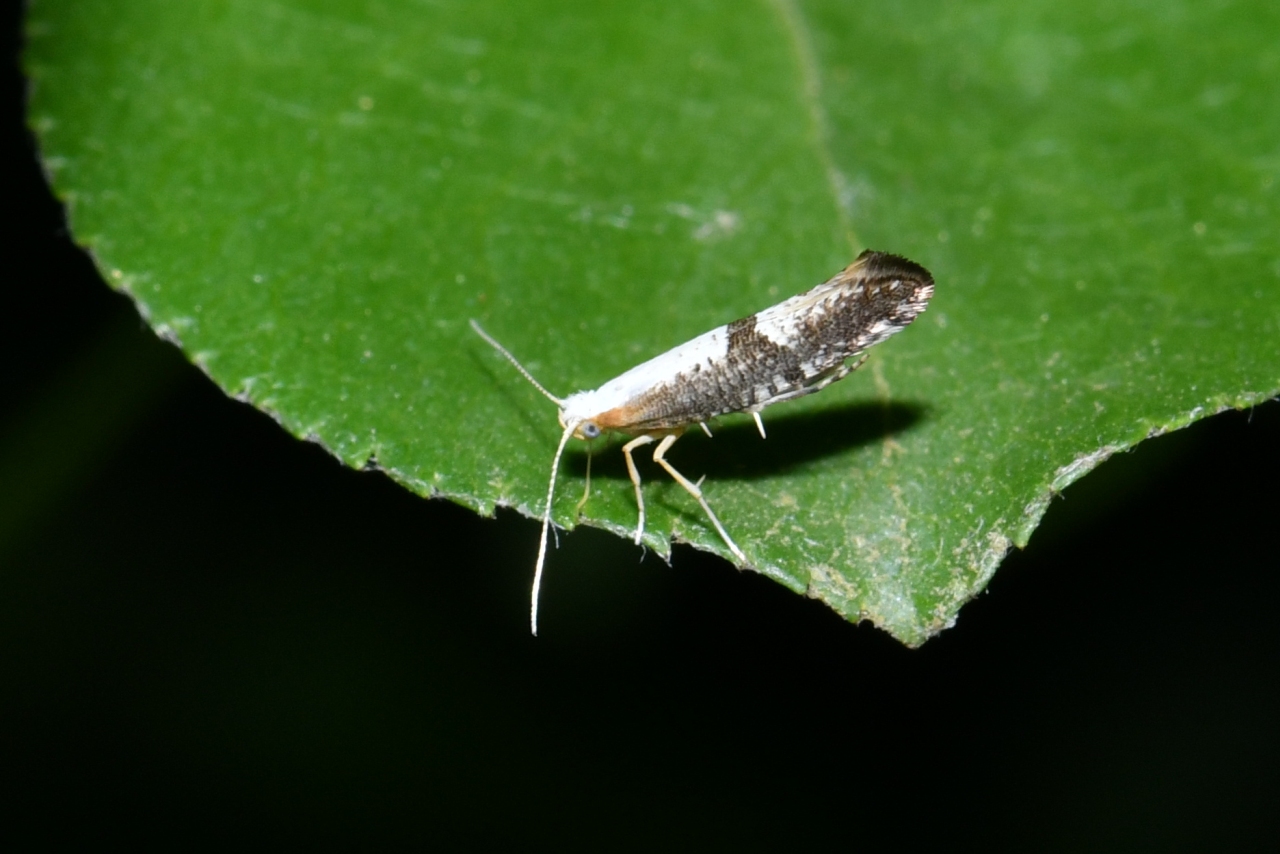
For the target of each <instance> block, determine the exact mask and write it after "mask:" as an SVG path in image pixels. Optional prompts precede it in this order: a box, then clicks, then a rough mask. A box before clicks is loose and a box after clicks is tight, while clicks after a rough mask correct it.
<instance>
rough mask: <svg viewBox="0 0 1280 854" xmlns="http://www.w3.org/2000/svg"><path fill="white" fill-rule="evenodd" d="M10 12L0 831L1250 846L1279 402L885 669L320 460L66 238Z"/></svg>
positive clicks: (708, 567)
mask: <svg viewBox="0 0 1280 854" xmlns="http://www.w3.org/2000/svg"><path fill="white" fill-rule="evenodd" d="M15 6H16V4H10V6H7V7H6V8H10V11H9V14H8V17H7V19H6V21H5V30H4V32H5V36H6V42H5V54H6V56H7V57H8V58H9V63H8V64H7V65H6V68H5V77H4V100H3V123H4V125H3V130H2V139H3V145H4V150H3V158H4V164H5V174H6V178H5V182H4V186H5V190H4V196H3V197H4V203H5V205H6V207H8V208H9V210H10V213H9V216H8V217H6V221H8V222H9V225H8V226H4V230H5V235H6V244H7V248H6V251H5V253H4V258H5V264H4V268H3V281H4V302H3V308H2V309H0V366H2V367H0V384H2V385H0V394H2V396H0V400H3V404H2V405H0V773H2V774H3V779H4V781H5V789H6V791H5V793H4V797H3V801H2V803H0V814H2V815H0V818H2V819H3V820H2V821H0V841H3V840H4V839H11V840H19V841H23V842H26V843H28V844H30V843H34V842H53V841H57V840H76V841H80V842H110V841H126V840H136V839H157V840H158V839H163V840H166V841H169V842H172V843H179V844H189V843H191V842H196V841H214V842H223V843H241V842H256V841H259V840H262V841H270V842H287V843H295V844H298V843H301V844H312V843H330V844H333V843H346V842H353V843H366V844H376V845H381V844H390V843H402V844H422V845H428V844H446V845H449V846H451V847H453V846H462V845H470V844H476V843H483V842H495V843H499V844H506V845H520V846H522V847H542V846H547V847H550V846H551V845H557V846H567V847H586V846H588V845H589V846H591V847H593V848H607V849H615V848H636V849H639V848H653V847H657V846H662V847H665V848H672V847H677V848H693V847H697V848H708V847H714V848H717V849H719V848H728V847H733V848H737V849H752V848H779V847H783V846H791V847H794V846H807V845H810V844H814V843H819V842H821V843H826V844H836V845H842V846H848V847H853V846H865V845H870V844H886V843H887V844H890V845H893V844H896V845H901V846H905V847H909V848H917V847H922V846H924V845H937V844H946V843H948V842H953V841H955V842H970V843H982V844H984V845H986V846H987V847H991V848H1006V849H1011V850H1081V849H1089V850H1096V849H1099V848H1103V849H1116V848H1119V849H1122V850H1124V849H1131V848H1136V847H1143V848H1151V849H1158V850H1188V851H1191V850H1195V851H1201V850H1226V849H1251V848H1263V847H1270V846H1272V845H1275V844H1276V841H1277V829H1278V825H1280V821H1278V820H1277V812H1280V797H1278V796H1280V786H1278V785H1277V783H1278V782H1280V735H1278V732H1280V727H1278V724H1280V687H1278V685H1277V676H1278V673H1277V665H1278V664H1280V619H1277V616H1276V607H1277V603H1280V573H1278V572H1277V570H1278V569H1280V559H1278V558H1277V548H1276V537H1275V530H1276V527H1277V518H1278V517H1280V498H1278V497H1277V495H1278V491H1280V404H1277V403H1275V402H1272V403H1269V404H1267V405H1265V406H1260V407H1257V408H1255V409H1254V410H1252V411H1251V412H1243V413H1226V414H1223V415H1219V416H1216V417H1213V418H1211V419H1208V420H1206V421H1204V422H1201V423H1199V424H1197V425H1195V426H1193V427H1191V428H1189V429H1187V430H1184V431H1180V432H1178V433H1176V434H1172V435H1170V436H1165V437H1161V438H1159V439H1155V440H1152V441H1149V442H1146V443H1143V445H1142V446H1140V448H1139V449H1138V450H1136V451H1135V452H1132V453H1130V454H1125V455H1121V456H1120V457H1117V458H1114V459H1112V460H1111V461H1109V462H1107V463H1105V464H1104V465H1103V466H1102V467H1101V468H1100V469H1099V470H1098V471H1096V472H1095V473H1093V474H1091V475H1090V476H1089V477H1087V478H1086V479H1085V480H1084V481H1082V482H1080V483H1078V484H1077V485H1075V486H1073V487H1071V488H1070V489H1068V490H1067V491H1066V493H1065V496H1064V497H1063V498H1062V499H1059V500H1058V501H1056V502H1055V503H1054V504H1053V505H1052V507H1051V508H1050V511H1049V513H1048V515H1047V517H1046V519H1045V521H1044V524H1043V526H1042V528H1041V529H1040V530H1039V531H1038V532H1037V533H1036V534H1035V536H1034V538H1033V540H1032V542H1031V544H1030V546H1029V548H1028V549H1027V550H1026V551H1024V552H1018V553H1014V554H1012V555H1010V557H1009V558H1008V559H1007V560H1006V561H1005V564H1004V565H1003V567H1002V568H1001V570H1000V572H999V573H998V574H997V576H996V578H995V581H994V582H993V583H992V585H991V587H990V589H989V590H988V591H987V592H986V593H985V594H984V595H983V596H981V597H980V598H979V599H978V600H977V601H975V602H973V603H971V604H969V605H968V606H966V608H965V609H964V610H963V612H962V613H961V616H960V620H959V623H958V625H957V626H956V628H954V629H953V630H951V631H949V632H947V633H945V634H944V635H943V636H941V637H940V638H938V639H937V640H934V641H932V642H930V643H929V644H927V645H926V646H925V647H924V648H922V649H920V650H915V651H912V650H907V649H904V648H902V647H901V646H899V645H898V644H897V643H896V642H894V641H893V640H891V639H890V638H888V637H887V636H885V635H884V634H882V633H880V632H878V631H876V630H875V629H872V628H870V627H868V626H852V625H848V624H846V623H844V622H842V621H841V620H840V619H838V618H837V617H836V616H835V615H834V614H833V613H831V612H829V611H828V610H827V609H826V608H825V607H824V606H822V605H820V604H817V603H815V602H812V601H808V600H805V599H803V598H801V597H798V596H795V595H793V594H791V593H789V592H787V591H785V590H783V589H782V588H781V587H779V586H777V585H775V584H773V583H772V582H769V581H766V580H764V579H762V578H760V577H757V576H754V575H752V574H739V573H738V572H736V571H735V570H733V569H732V568H731V567H730V566H729V565H728V564H726V563H724V562H722V561H719V560H716V559H712V558H709V557H707V556H705V555H702V554H699V553H695V552H694V551H692V550H690V549H687V548H679V549H677V551H676V554H675V559H674V565H673V566H672V567H667V566H666V565H664V564H663V563H662V562H661V561H658V560H656V559H654V558H652V557H650V558H648V559H646V560H644V561H643V562H641V561H640V560H639V554H638V552H637V550H636V549H635V548H633V547H632V546H631V545H630V544H628V543H626V542H623V541H621V540H619V539H617V538H614V537H611V536H608V535H604V534H601V533H599V532H592V531H587V530H583V531H580V532H577V533H575V534H573V535H572V536H569V537H567V538H564V541H563V548H561V549H560V550H559V551H558V552H555V553H554V555H553V567H554V571H553V572H551V573H550V575H549V576H548V580H547V586H546V588H545V589H544V592H543V606H544V610H543V617H542V620H543V637H541V638H539V639H537V640H536V641H535V640H532V639H531V638H530V637H529V636H528V634H527V628H526V608H527V600H526V596H527V588H528V581H529V572H530V565H531V559H532V556H533V551H534V549H535V546H536V540H537V526H536V524H535V523H533V522H530V521H528V520H524V519H521V518H518V517H517V516H515V514H512V513H499V515H498V518H497V519H496V520H487V519H481V518H479V517H477V516H475V515H473V514H472V513H470V512H468V511H466V510H463V509H461V508H458V507H456V506H453V505H451V504H448V503H446V502H443V501H424V500H421V499H419V498H416V497H414V496H412V495H410V494H409V493H407V492H406V491H404V490H402V489H400V488H399V487H397V486H395V485H394V484H392V483H391V482H390V481H388V480H387V479H386V478H384V477H383V476H381V475H379V474H376V473H360V472H355V471H350V470H346V469H344V468H342V467H341V466H340V465H338V464H337V463H336V462H335V461H334V460H333V459H331V458H330V457H328V456H327V455H326V454H325V453H324V452H323V451H322V450H321V449H320V448H318V447H315V446H312V445H308V444H306V443H303V442H299V441H296V440H294V439H292V438H291V437H289V436H288V435H286V434H284V432H283V431H282V430H281V429H280V428H279V427H278V426H277V425H276V424H275V423H274V422H273V421H271V420H270V419H269V418H268V417H266V416H264V415H262V414H260V413H258V412H256V411H254V410H252V409H251V408H249V407H247V406H245V405H242V404H240V403H237V402H235V401H233V400H230V399H228V398H227V397H225V396H224V395H223V394H222V393H221V392H220V391H218V389H217V388H215V387H214V386H213V385H212V384H211V383H210V382H209V381H208V380H206V379H205V377H204V376H203V375H202V374H201V373H199V371H197V370H196V369H194V368H193V367H191V366H189V365H188V364H186V363H185V361H184V360H183V359H182V357H181V356H180V355H179V353H178V352H177V351H176V350H175V349H174V348H172V347H170V346H169V345H167V344H164V343H161V342H159V341H158V340H156V338H155V337H154V336H153V335H152V333H151V332H150V331H149V330H148V329H147V327H146V326H145V325H144V324H143V323H142V322H141V321H140V319H139V318H138V316H137V313H136V311H135V310H134V308H133V306H132V304H131V303H130V302H129V300H127V299H126V298H124V297H122V296H120V295H118V294H116V293H114V292H112V291H111V290H110V289H108V288H107V287H106V285H104V284H103V283H102V281H101V278H100V277H99V275H98V274H97V272H96V271H95V270H94V268H93V266H92V264H91V263H90V261H89V260H88V259H87V257H86V256H85V255H84V254H83V253H81V252H80V251H79V250H78V249H76V248H75V247H74V245H73V244H72V243H71V242H70V240H69V238H68V235H67V233H66V231H65V228H64V220H63V216H62V212H61V209H60V207H59V206H58V204H57V203H56V202H55V201H54V200H53V198H52V196H51V195H50V192H49V189H48V187H47V185H46V183H45V181H44V179H43V177H42V174H41V172H40V169H39V167H38V165H37V161H36V158H35V154H34V151H33V144H32V142H31V139H30V136H29V135H28V134H27V132H26V130H25V128H24V126H23V118H22V111H23V97H24V84H23V81H22V79H21V77H20V75H19V72H18V68H17V59H16V57H17V55H18V51H19V49H20V40H19V36H18V33H19V12H18V10H17V9H16V8H15Z"/></svg>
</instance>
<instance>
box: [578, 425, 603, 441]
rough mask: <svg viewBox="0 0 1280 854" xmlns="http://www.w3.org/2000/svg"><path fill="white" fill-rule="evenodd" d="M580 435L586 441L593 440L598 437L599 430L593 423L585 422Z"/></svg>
mask: <svg viewBox="0 0 1280 854" xmlns="http://www.w3.org/2000/svg"><path fill="white" fill-rule="evenodd" d="M582 435H584V436H586V437H587V438H588V439H594V438H595V437H597V436H599V435H600V428H599V427H597V426H596V423H595V422H594V421H587V422H586V423H584V424H583V425H582Z"/></svg>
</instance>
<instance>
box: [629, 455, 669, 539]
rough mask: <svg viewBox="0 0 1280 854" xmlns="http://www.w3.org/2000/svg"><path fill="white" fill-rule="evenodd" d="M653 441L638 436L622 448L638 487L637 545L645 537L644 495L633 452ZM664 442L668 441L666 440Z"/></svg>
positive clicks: (632, 478)
mask: <svg viewBox="0 0 1280 854" xmlns="http://www.w3.org/2000/svg"><path fill="white" fill-rule="evenodd" d="M668 438H669V437H668ZM652 441H653V437H652V436H649V435H647V434H646V435H644V436H636V437H635V438H634V439H632V440H631V441H630V442H628V443H627V444H625V445H623V446H622V455H623V456H624V457H626V458H627V473H628V474H630V475H631V482H632V483H633V484H635V487H636V504H638V505H639V506H640V522H639V524H637V525H636V545H637V546H638V545H640V538H641V537H643V536H644V493H642V492H641V491H640V472H638V471H636V461H635V460H633V459H632V458H631V452H632V451H634V450H635V449H636V448H638V447H640V446H641V445H647V444H649V443H650V442H652ZM663 441H666V440H665V439H664V440H663Z"/></svg>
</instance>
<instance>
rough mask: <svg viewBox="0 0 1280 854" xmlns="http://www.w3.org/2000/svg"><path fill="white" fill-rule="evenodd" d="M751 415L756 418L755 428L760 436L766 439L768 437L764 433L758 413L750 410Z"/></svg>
mask: <svg viewBox="0 0 1280 854" xmlns="http://www.w3.org/2000/svg"><path fill="white" fill-rule="evenodd" d="M751 417H752V418H754V419H755V420H756V429H757V430H759V431H760V438H761V439H768V438H769V437H768V436H766V435H765V434H764V422H763V421H761V420H760V413H759V412H755V411H752V413H751Z"/></svg>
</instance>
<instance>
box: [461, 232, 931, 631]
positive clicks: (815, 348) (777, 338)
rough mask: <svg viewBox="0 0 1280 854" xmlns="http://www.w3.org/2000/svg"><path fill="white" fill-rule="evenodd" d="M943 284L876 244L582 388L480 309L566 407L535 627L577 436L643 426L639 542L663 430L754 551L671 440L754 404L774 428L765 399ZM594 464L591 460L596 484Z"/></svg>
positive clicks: (867, 339) (800, 391) (823, 366)
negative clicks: (650, 470)
mask: <svg viewBox="0 0 1280 854" xmlns="http://www.w3.org/2000/svg"><path fill="white" fill-rule="evenodd" d="M932 296H933V276H931V275H930V274H929V271H928V270H926V269H925V268H924V267H921V266H920V265H919V264H916V263H915V262H913V261H908V260H907V259H906V258H900V257H898V256H897V255H890V254H888V253H885V252H873V251H871V250H867V251H866V252H863V253H862V254H861V255H859V256H858V258H857V260H856V261H854V262H853V263H852V264H850V265H849V266H848V267H846V268H845V269H844V270H842V271H841V272H839V273H837V274H836V275H835V276H834V277H833V278H832V279H831V280H830V281H827V282H824V283H823V284H821V285H818V286H817V287H816V288H814V289H813V290H810V291H806V292H805V293H802V294H800V295H798V296H794V297H792V298H791V299H788V300H784V301H782V302H780V303H778V304H777V305H775V306H773V307H772V308H766V309H765V310H764V311H761V312H757V313H756V314H752V315H749V316H747V317H744V318H742V319H741V320H735V321H734V322H733V323H730V324H729V325H727V326H721V327H719V328H717V329H713V330H711V331H710V332H707V333H704V334H702V335H699V336H698V337H697V338H694V339H693V340H691V341H688V342H686V343H684V344H681V345H680V346H678V347H676V348H674V349H672V350H668V351H667V352H665V353H663V354H662V355H660V356H655V357H654V358H652V359H650V360H649V361H647V362H645V363H644V364H642V365H638V366H636V367H634V368H632V369H631V370H629V371H627V372H626V373H624V374H622V375H621V376H619V377H617V378H615V379H612V380H610V381H609V382H607V383H605V384H604V385H602V386H600V388H598V389H596V390H595V391H580V392H577V393H576V394H571V395H569V396H568V397H566V398H563V399H561V398H558V397H556V396H555V395H553V394H552V393H551V392H549V391H547V390H546V389H545V388H543V387H542V384H541V383H539V382H538V381H537V380H535V379H534V378H533V375H532V374H530V373H529V372H528V371H527V370H525V368H524V366H522V365H521V364H520V363H519V362H518V361H516V358H515V356H512V355H511V353H509V352H508V351H507V350H506V348H505V347H503V346H502V345H501V344H499V343H498V342H497V341H495V340H494V339H493V338H492V337H491V336H490V335H489V334H488V333H487V332H485V331H484V330H483V329H481V328H480V324H478V323H476V321H474V320H472V321H471V328H472V329H474V330H475V331H476V334H478V335H479V336H480V337H481V338H483V339H484V340H485V341H487V342H488V343H489V344H490V345H492V346H493V348H494V349H496V350H497V351H498V352H499V353H501V354H502V355H503V356H505V357H506V358H507V360H508V361H510V362H511V364H513V365H515V367H516V370H518V371H519V372H520V373H521V374H522V375H523V376H524V378H525V379H527V380H528V381H529V382H531V383H532V384H533V385H534V387H535V388H537V389H538V391H540V392H542V393H543V394H544V395H546V396H547V397H548V398H550V399H551V401H552V402H554V403H555V404H556V405H557V406H559V407H560V426H561V427H563V428H564V432H563V433H562V434H561V436H560V444H559V445H558V446H557V447H556V453H555V457H554V458H553V459H552V462H551V478H550V482H549V483H548V484H547V504H546V510H545V511H544V512H543V514H542V539H541V542H540V543H539V545H538V561H537V565H536V566H535V568H534V573H533V592H532V602H531V605H530V609H529V611H530V613H529V619H530V624H531V627H532V629H533V634H535V635H536V634H537V633H538V591H539V588H540V587H541V586H542V567H543V564H544V563H545V562H546V556H547V532H548V530H549V529H550V526H551V504H552V499H553V497H554V496H555V488H556V472H557V470H558V469H559V467H560V456H561V454H562V453H563V452H564V448H565V445H566V444H567V443H568V441H569V439H570V437H575V438H578V439H594V438H596V437H597V436H600V435H601V434H603V433H609V432H616V433H623V434H626V435H628V436H632V437H634V438H632V439H631V440H630V441H629V442H627V443H626V444H625V445H623V446H622V453H623V456H624V457H625V458H626V461H627V472H628V473H629V474H630V475H631V483H632V484H633V485H634V486H635V490H636V504H637V505H639V509H640V518H639V521H638V523H637V524H636V535H635V541H636V543H637V544H639V543H640V540H641V537H643V536H644V495H643V493H641V491H640V474H639V472H637V471H636V464H635V460H634V459H632V453H633V452H634V451H635V450H636V449H637V448H639V447H642V446H644V445H648V444H650V443H652V442H657V443H658V447H657V448H656V449H654V452H653V461H654V462H656V463H657V464H658V465H660V466H662V467H663V468H664V469H666V471H667V473H668V474H669V475H671V477H673V478H674V479H675V481H676V483H679V484H680V485H681V486H682V487H684V488H685V490H686V491H688V493H689V494H690V495H692V496H693V497H694V498H695V499H697V501H698V503H699V504H700V505H702V509H703V511H704V512H705V513H706V514H707V518H708V519H710V520H711V524H712V525H714V526H715V529H716V531H717V533H719V534H720V538H721V539H723V540H724V542H725V545H726V546H728V547H729V550H730V551H731V552H733V554H734V555H735V556H736V557H737V558H738V560H740V561H742V562H743V563H746V561H747V558H746V556H745V555H744V554H743V553H742V549H740V548H738V544H737V543H735V542H734V541H733V538H732V537H730V536H729V532H728V531H726V530H725V527H724V525H722V524H721V523H720V519H719V518H718V517H717V516H716V514H715V513H714V512H713V511H712V510H711V505H709V504H707V499H706V498H705V496H703V494H702V490H701V488H700V486H699V484H700V483H701V481H699V482H698V483H694V482H692V481H690V480H689V479H688V478H686V477H685V476H684V475H682V474H681V473H680V472H678V471H676V469H675V468H674V467H673V466H672V465H671V463H669V462H668V461H667V459H666V453H667V451H669V450H670V449H671V446H672V444H674V443H675V441H676V439H678V438H680V435H681V434H682V433H684V431H685V430H686V429H687V428H688V427H690V426H691V425H693V424H697V425H699V426H700V427H701V428H702V429H703V431H704V432H706V434H707V435H708V436H710V435H711V431H710V430H709V429H708V427H707V422H708V421H710V420H711V419H713V418H715V417H716V416H719V415H725V414H728V413H731V412H750V413H751V416H752V417H753V418H754V419H755V422H756V428H757V429H758V430H759V431H760V436H761V438H764V435H765V432H764V422H763V421H761V420H760V411H761V410H762V409H764V408H765V407H766V406H772V405H773V404H775V403H781V402H782V401H784V400H792V399H794V398H797V397H803V396H804V395H806V394H812V393H813V392H815V391H821V390H822V389H824V388H826V387H827V386H829V385H831V384H832V383H833V382H835V381H837V380H840V379H843V378H844V377H846V376H848V375H849V374H850V373H851V372H852V371H854V370H855V369H857V368H858V366H859V365H861V364H862V363H863V362H864V361H866V356H865V355H862V353H863V351H864V350H866V349H867V348H868V347H871V346H873V345H875V344H878V343H880V342H881V341H883V340H885V339H886V338H888V337H889V336H890V335H893V334H894V333H895V332H898V331H900V330H902V329H903V328H904V327H906V326H907V325H908V324H909V323H911V321H913V320H915V319H916V316H917V315H919V314H920V313H921V312H922V311H924V309H925V306H926V305H927V304H928V302H929V298H930V297H932ZM860 355H861V356H862V357H861V358H859V359H856V360H855V361H850V360H851V359H853V358H854V357H856V356H860ZM590 476H591V475H590V469H589V468H588V473H587V477H588V489H589V488H590ZM583 500H584V501H585V500H586V497H585V496H584V497H583Z"/></svg>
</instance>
